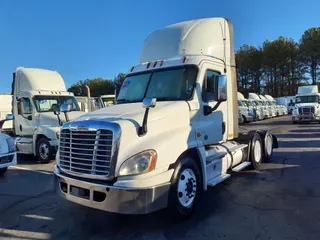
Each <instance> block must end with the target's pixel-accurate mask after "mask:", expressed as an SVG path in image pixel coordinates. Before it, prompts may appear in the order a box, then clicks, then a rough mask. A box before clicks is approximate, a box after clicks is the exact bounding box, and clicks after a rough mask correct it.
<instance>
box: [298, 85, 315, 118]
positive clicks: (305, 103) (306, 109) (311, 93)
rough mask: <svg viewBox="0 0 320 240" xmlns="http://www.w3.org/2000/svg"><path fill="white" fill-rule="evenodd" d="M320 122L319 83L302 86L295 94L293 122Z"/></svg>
mask: <svg viewBox="0 0 320 240" xmlns="http://www.w3.org/2000/svg"><path fill="white" fill-rule="evenodd" d="M300 122H319V123H320V93H319V90H318V86H317V85H311V86H301V87H299V88H298V94H297V95H296V96H295V103H294V109H293V111H292V123H294V124H295V123H300Z"/></svg>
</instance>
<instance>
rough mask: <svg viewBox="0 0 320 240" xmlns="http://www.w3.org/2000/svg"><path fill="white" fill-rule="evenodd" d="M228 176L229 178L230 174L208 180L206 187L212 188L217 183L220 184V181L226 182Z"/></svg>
mask: <svg viewBox="0 0 320 240" xmlns="http://www.w3.org/2000/svg"><path fill="white" fill-rule="evenodd" d="M230 176H231V175H230V174H222V175H219V176H218V177H215V178H213V179H211V180H209V181H208V182H207V186H209V187H213V186H215V185H217V184H218V183H221V182H222V181H224V180H227V179H228V178H229V177H230Z"/></svg>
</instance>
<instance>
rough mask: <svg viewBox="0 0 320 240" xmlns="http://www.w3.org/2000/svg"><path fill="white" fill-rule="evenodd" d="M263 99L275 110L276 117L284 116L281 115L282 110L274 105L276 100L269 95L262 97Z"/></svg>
mask: <svg viewBox="0 0 320 240" xmlns="http://www.w3.org/2000/svg"><path fill="white" fill-rule="evenodd" d="M264 97H265V99H267V100H268V102H269V104H270V105H271V107H272V108H273V109H275V111H276V116H282V115H283V114H284V113H283V108H282V107H281V106H280V105H278V104H277V103H276V100H275V99H274V98H273V97H272V96H271V95H264Z"/></svg>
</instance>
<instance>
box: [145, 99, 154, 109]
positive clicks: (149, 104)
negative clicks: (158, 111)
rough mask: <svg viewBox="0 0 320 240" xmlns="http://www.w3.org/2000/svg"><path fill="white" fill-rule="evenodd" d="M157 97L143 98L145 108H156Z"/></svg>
mask: <svg viewBox="0 0 320 240" xmlns="http://www.w3.org/2000/svg"><path fill="white" fill-rule="evenodd" d="M156 103H157V99H156V98H145V99H143V102H142V106H143V107H144V108H154V107H155V106H156Z"/></svg>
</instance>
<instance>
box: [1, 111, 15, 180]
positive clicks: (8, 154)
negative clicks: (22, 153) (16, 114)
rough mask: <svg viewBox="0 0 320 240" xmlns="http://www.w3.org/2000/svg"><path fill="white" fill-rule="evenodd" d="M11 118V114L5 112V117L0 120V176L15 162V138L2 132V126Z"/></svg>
mask: <svg viewBox="0 0 320 240" xmlns="http://www.w3.org/2000/svg"><path fill="white" fill-rule="evenodd" d="M12 120H13V115H12V114H7V116H6V118H5V119H2V120H0V176H2V175H3V174H4V173H5V172H6V171H7V169H8V167H10V166H14V165H16V164H17V153H16V151H15V140H14V138H12V137H11V136H9V135H7V134H5V133H2V127H3V126H4V124H5V123H6V122H10V121H12Z"/></svg>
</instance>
